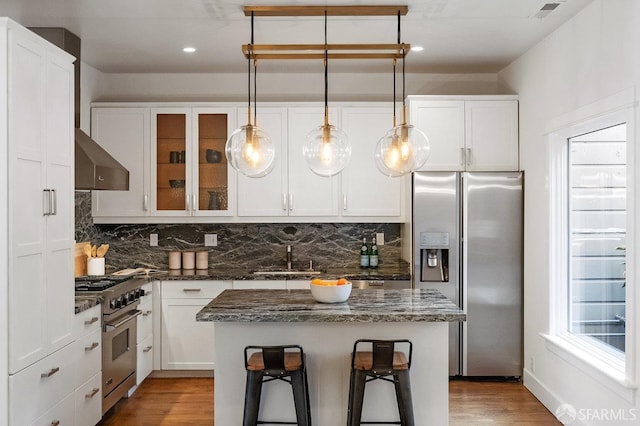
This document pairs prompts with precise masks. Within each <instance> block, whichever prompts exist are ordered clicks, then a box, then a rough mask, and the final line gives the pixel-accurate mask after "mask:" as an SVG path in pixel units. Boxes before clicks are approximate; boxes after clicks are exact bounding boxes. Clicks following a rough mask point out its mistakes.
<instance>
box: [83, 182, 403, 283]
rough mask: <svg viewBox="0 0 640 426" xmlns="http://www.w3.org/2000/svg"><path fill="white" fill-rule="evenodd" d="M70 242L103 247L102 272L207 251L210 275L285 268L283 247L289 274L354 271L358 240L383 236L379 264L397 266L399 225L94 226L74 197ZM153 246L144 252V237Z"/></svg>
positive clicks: (159, 265) (87, 207) (160, 265)
mask: <svg viewBox="0 0 640 426" xmlns="http://www.w3.org/2000/svg"><path fill="white" fill-rule="evenodd" d="M75 198H76V206H75V215H76V235H75V237H76V241H77V242H80V241H91V242H92V243H93V244H98V245H100V244H109V246H110V248H109V252H108V253H107V256H106V262H107V271H110V270H117V269H123V268H137V267H144V268H155V269H162V270H166V269H167V268H168V252H169V251H171V250H207V251H209V267H210V268H211V269H216V268H220V269H223V268H224V269H236V268H257V267H266V266H278V267H280V266H281V267H285V266H286V260H285V259H286V246H287V245H288V244H290V245H291V246H292V247H293V260H294V265H293V266H294V268H296V269H302V268H307V267H308V266H309V260H313V263H314V267H315V268H327V267H331V268H342V267H344V268H350V267H358V265H359V249H360V245H361V242H362V238H363V237H365V236H366V237H367V241H369V242H370V241H371V237H372V236H373V234H375V233H377V232H384V238H385V244H384V245H383V246H379V251H380V259H381V263H385V262H388V263H394V264H395V263H398V262H401V246H402V244H401V240H400V224H396V223H391V224H379V223H372V224H367V223H335V224H334V223H295V224H283V223H248V224H213V223H212V224H175V225H174V224H126V225H124V224H123V225H96V224H94V223H93V220H92V218H91V193H89V192H81V191H77V192H76V197H75ZM151 233H157V234H158V240H159V242H158V246H157V247H150V246H149V234H151ZM205 234H217V235H218V246H217V247H204V235H205Z"/></svg>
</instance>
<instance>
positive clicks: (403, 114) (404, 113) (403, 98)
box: [394, 11, 407, 124]
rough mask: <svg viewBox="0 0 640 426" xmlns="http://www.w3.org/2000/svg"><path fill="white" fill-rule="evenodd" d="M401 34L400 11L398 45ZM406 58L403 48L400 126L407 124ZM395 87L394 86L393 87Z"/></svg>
mask: <svg viewBox="0 0 640 426" xmlns="http://www.w3.org/2000/svg"><path fill="white" fill-rule="evenodd" d="M401 40H402V38H401V33H400V11H398V44H401ZM405 56H407V54H406V52H405V50H404V46H403V47H402V124H407V106H406V104H405V102H406V101H405V98H406V94H405V93H406V92H405V90H406V88H405V79H406V77H405V61H404V58H405ZM394 87H395V86H394Z"/></svg>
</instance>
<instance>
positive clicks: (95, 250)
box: [91, 246, 98, 257]
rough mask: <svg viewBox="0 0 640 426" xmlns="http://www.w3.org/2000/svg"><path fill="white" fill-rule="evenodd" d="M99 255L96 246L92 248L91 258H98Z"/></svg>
mask: <svg viewBox="0 0 640 426" xmlns="http://www.w3.org/2000/svg"><path fill="white" fill-rule="evenodd" d="M97 254H98V248H97V247H96V246H92V247H91V257H96V255H97Z"/></svg>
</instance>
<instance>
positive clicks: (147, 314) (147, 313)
mask: <svg viewBox="0 0 640 426" xmlns="http://www.w3.org/2000/svg"><path fill="white" fill-rule="evenodd" d="M149 315H151V311H144V312H143V313H142V316H143V317H147V316H149Z"/></svg>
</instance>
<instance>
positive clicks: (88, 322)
mask: <svg viewBox="0 0 640 426" xmlns="http://www.w3.org/2000/svg"><path fill="white" fill-rule="evenodd" d="M94 322H98V317H91V319H88V320H85V321H84V325H91V324H93V323H94Z"/></svg>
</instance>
